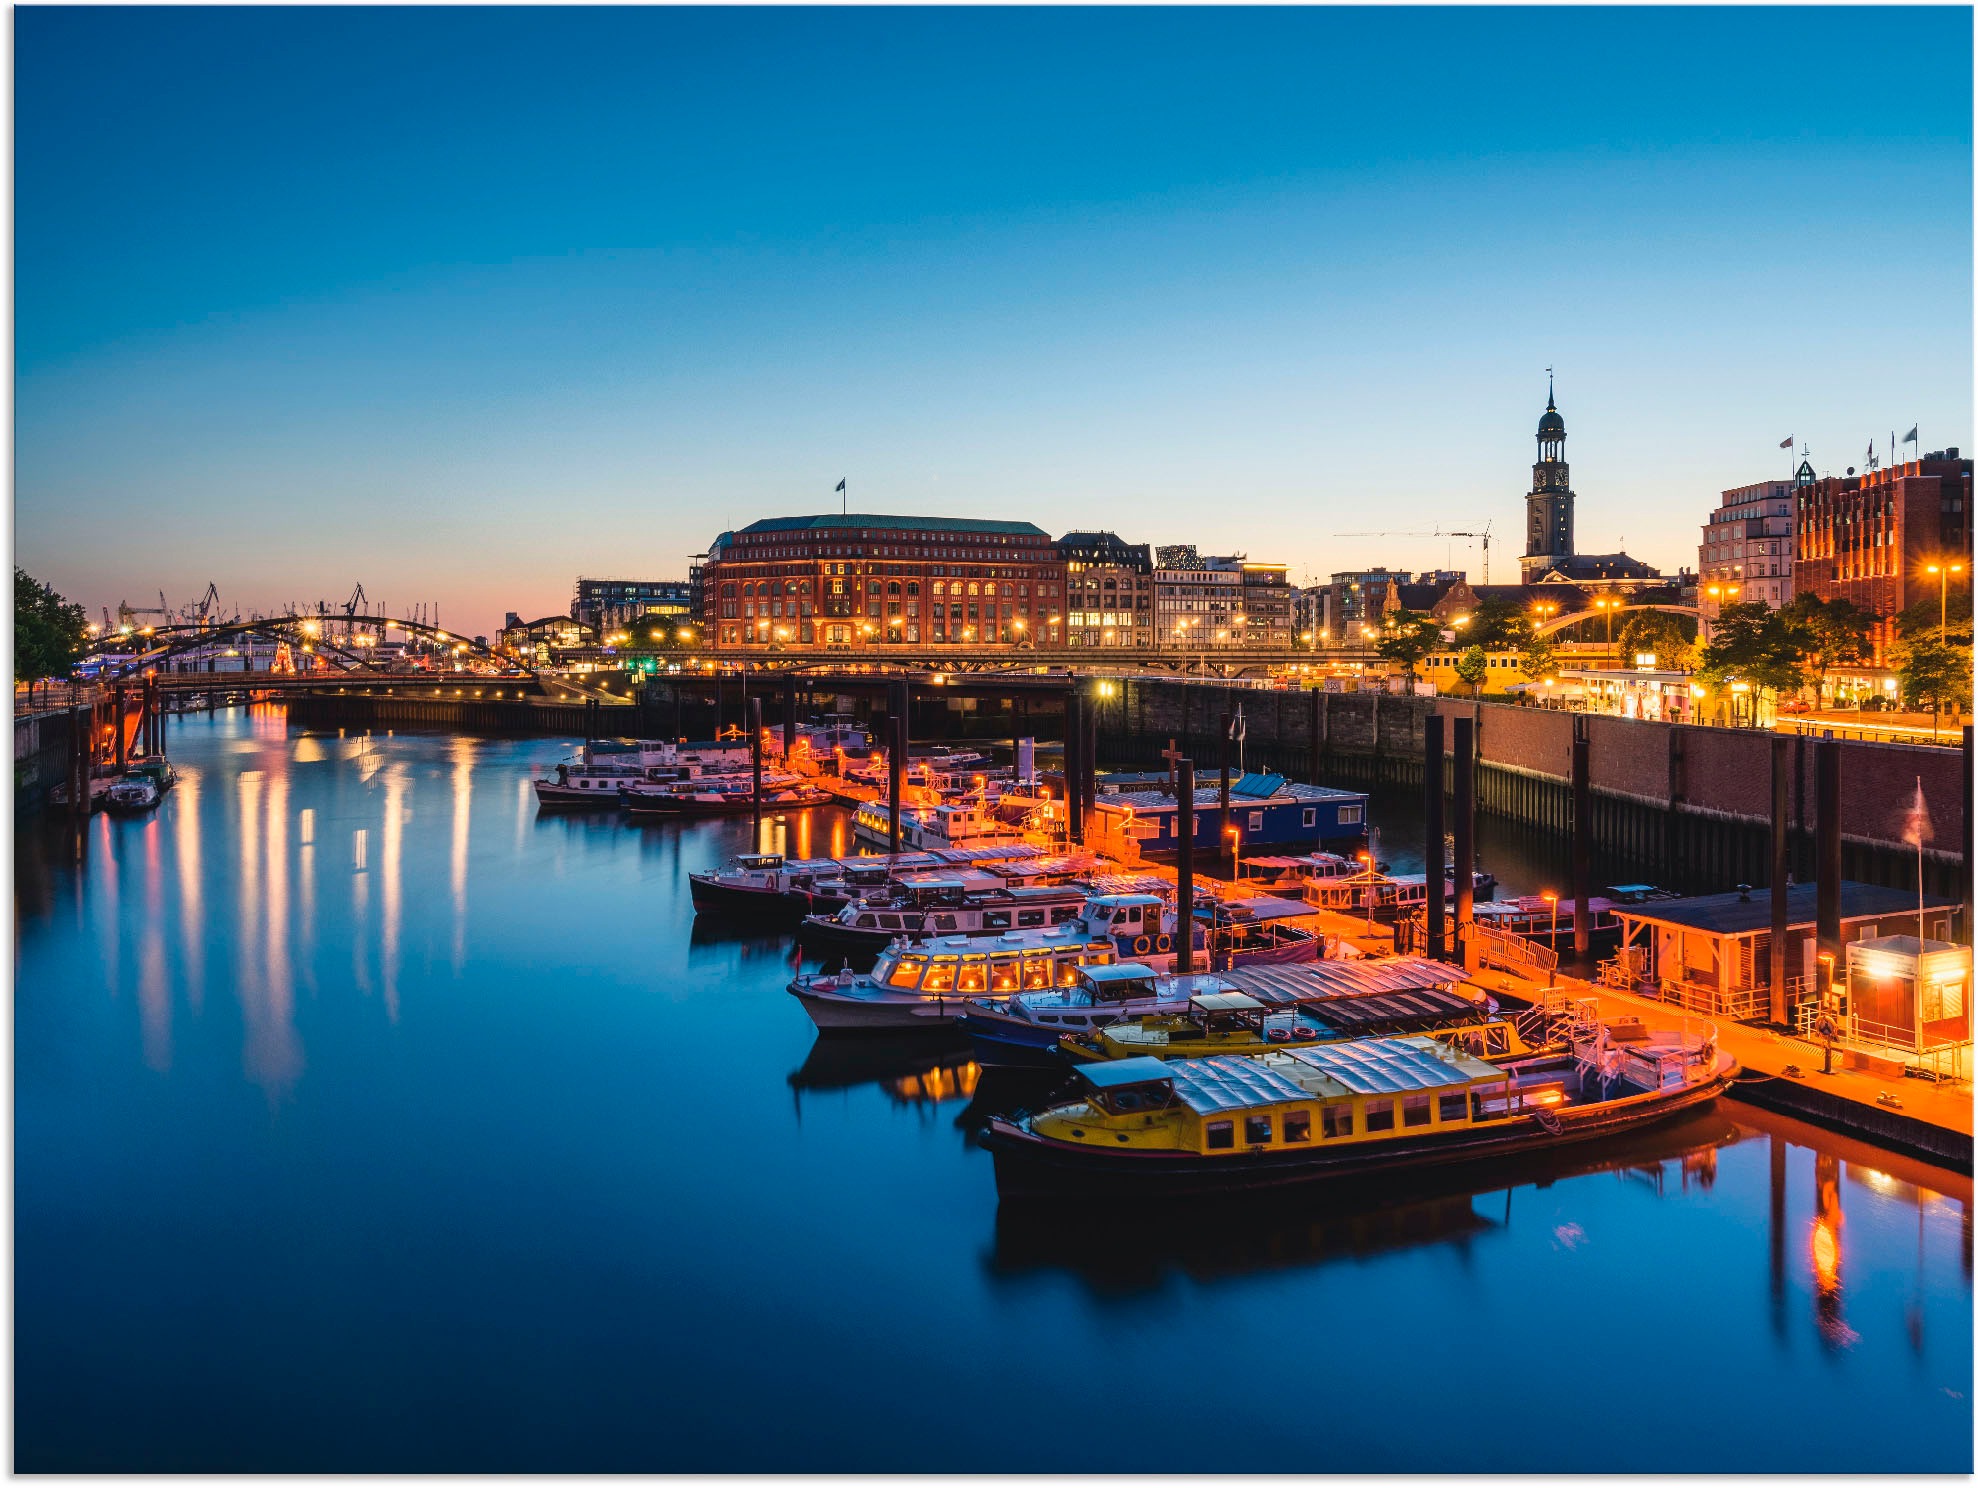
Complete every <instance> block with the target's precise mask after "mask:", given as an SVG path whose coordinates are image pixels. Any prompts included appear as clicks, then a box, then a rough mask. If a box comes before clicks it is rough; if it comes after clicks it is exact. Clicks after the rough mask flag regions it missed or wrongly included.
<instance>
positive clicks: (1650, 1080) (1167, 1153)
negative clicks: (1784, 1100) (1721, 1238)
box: [981, 1024, 1737, 1200]
mask: <svg viewBox="0 0 1978 1488" xmlns="http://www.w3.org/2000/svg"><path fill="white" fill-rule="evenodd" d="M1736 1073H1737V1062H1736V1060H1734V1059H1733V1058H1732V1057H1731V1056H1730V1055H1729V1054H1727V1053H1725V1052H1723V1051H1722V1050H1720V1049H1719V1048H1718V1046H1717V1041H1716V1029H1715V1028H1714V1026H1711V1025H1708V1024H1705V1025H1702V1028H1701V1031H1700V1032H1696V1031H1693V1030H1692V1029H1691V1028H1690V1027H1687V1026H1686V1027H1685V1028H1683V1029H1682V1030H1675V1029H1664V1030H1653V1031H1651V1030H1648V1029H1644V1028H1641V1027H1639V1025H1637V1026H1635V1027H1633V1028H1631V1029H1628V1030H1626V1031H1625V1032H1623V1031H1622V1030H1620V1029H1619V1028H1618V1027H1617V1028H1616V1029H1613V1030H1610V1029H1608V1028H1607V1027H1606V1026H1604V1025H1603V1026H1600V1027H1599V1028H1598V1029H1597V1031H1596V1032H1595V1033H1594V1035H1593V1036H1592V1037H1591V1038H1590V1039H1589V1040H1588V1041H1587V1042H1586V1043H1584V1044H1581V1043H1575V1044H1573V1045H1571V1046H1569V1047H1568V1048H1567V1049H1566V1050H1564V1051H1563V1052H1557V1053H1542V1054H1534V1055H1530V1056H1527V1057H1522V1058H1510V1059H1504V1060H1499V1061H1497V1062H1494V1063H1493V1062H1488V1061H1485V1060H1483V1059H1480V1058H1478V1057H1476V1056H1475V1055H1473V1054H1470V1053H1468V1052H1466V1051H1462V1050H1459V1049H1455V1048H1452V1047H1451V1046H1449V1045H1448V1044H1445V1043H1440V1042H1438V1041H1436V1040H1435V1039H1433V1038H1430V1037H1427V1036H1424V1035H1413V1036H1405V1037H1397V1038H1372V1039H1355V1040H1350V1041H1348V1042H1345V1043H1337V1044H1317V1045H1313V1046H1310V1047H1306V1048H1298V1049H1287V1050H1282V1051H1275V1052H1271V1053H1267V1054H1258V1055H1250V1056H1238V1055H1221V1056H1217V1057H1213V1058H1208V1059H1178V1060H1171V1061H1166V1062H1163V1061H1161V1060H1158V1059H1152V1058H1144V1057H1143V1058H1134V1059H1121V1060H1115V1061H1108V1062H1104V1063H1096V1064H1087V1065H1080V1066H1078V1067H1077V1078H1078V1080H1079V1082H1080V1090H1079V1098H1077V1099H1074V1100H1071V1101H1067V1102H1064V1103H1062V1104H1059V1105H1054V1106H1051V1107H1049V1108H1048V1109H1046V1110H1043V1111H1040V1112H1038V1113H1036V1114H1035V1115H1031V1116H1021V1117H1016V1118H1008V1117H997V1118H995V1119H993V1120H991V1121H990V1123H989V1125H988V1127H987V1129H986V1130H985V1131H984V1132H983V1134H982V1138H981V1141H982V1144H983V1146H985V1147H986V1148H988V1149H989V1151H990V1152H991V1153H992V1155H993V1157H994V1160H995V1170H996V1186H997V1190H998V1192H999V1193H1000V1194H1001V1196H1002V1197H1003V1198H1005V1199H1025V1198H1046V1197H1050V1198H1059V1199H1067V1200H1069V1199H1105V1198H1130V1197H1142V1196H1149V1197H1151V1196H1159V1195H1172V1194H1192V1193H1211V1192H1219V1191H1228V1190H1241V1189H1263V1188H1275V1187H1283V1186H1289V1185H1293V1184H1302V1183H1313V1182H1320V1181H1324V1180H1327V1179H1336V1178H1343V1177H1347V1176H1355V1175H1362V1174H1368V1173H1379V1172H1389V1171H1394V1170H1397V1169H1405V1168H1415V1167H1427V1166H1433V1165H1436V1164H1444V1163H1457V1162H1472V1161H1476V1160H1480V1159H1485V1158H1496V1157H1505V1156H1511V1155H1516V1154H1521V1153H1525V1152H1529V1151H1532V1150H1535V1149H1547V1148H1551V1147H1554V1146H1559V1145H1564V1144H1567V1143H1572V1142H1578V1141H1587V1140H1591V1139H1594V1138H1598V1137H1603V1136H1609V1135H1614V1134H1617V1133H1620V1132H1625V1131H1631V1130H1634V1129H1636V1128H1639V1127H1641V1126H1644V1125H1646V1124H1648V1123H1650V1122H1656V1121H1662V1120H1665V1119H1667V1118H1669V1117H1672V1116H1675V1115H1677V1114H1678V1113H1680V1112H1684V1111H1688V1110H1692V1109H1694V1108H1696V1107H1699V1106H1702V1105H1704V1104H1707V1103H1708V1102H1710V1101H1713V1100H1715V1099H1716V1098H1717V1096H1718V1095H1719V1094H1721V1093H1722V1092H1723V1090H1724V1089H1725V1087H1726V1086H1727V1085H1728V1084H1729V1082H1730V1080H1731V1078H1732V1077H1733V1076H1734V1075H1735V1074H1736Z"/></svg>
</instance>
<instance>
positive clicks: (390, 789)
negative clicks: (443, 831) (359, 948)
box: [378, 764, 406, 1023]
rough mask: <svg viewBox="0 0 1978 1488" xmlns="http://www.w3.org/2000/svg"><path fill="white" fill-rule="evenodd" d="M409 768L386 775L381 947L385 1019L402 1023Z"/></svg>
mask: <svg viewBox="0 0 1978 1488" xmlns="http://www.w3.org/2000/svg"><path fill="white" fill-rule="evenodd" d="M405 773H406V772H405V766H404V765H403V764H395V765H393V766H392V767H391V769H390V771H389V772H388V773H387V774H386V775H385V824H384V833H383V836H384V879H385V881H384V886H383V890H382V892H383V896H384V906H385V916H384V921H385V922H384V937H383V942H382V944H381V945H380V947H379V967H378V972H379V976H380V978H381V979H382V981H383V982H384V988H385V1016H386V1017H387V1018H389V1019H391V1021H392V1022H394V1023H396V1022H397V1021H398V928H399V918H400V909H401V901H400V890H401V888H402V887H403V885H402V882H401V879H400V872H401V869H402V868H403V851H404V846H405V817H406V811H405V791H406V779H405Z"/></svg>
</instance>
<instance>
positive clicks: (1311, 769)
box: [1305, 687, 1325, 785]
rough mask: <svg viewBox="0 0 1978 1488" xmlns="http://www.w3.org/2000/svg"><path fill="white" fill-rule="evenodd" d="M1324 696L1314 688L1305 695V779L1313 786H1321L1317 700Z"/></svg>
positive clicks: (1322, 782)
mask: <svg viewBox="0 0 1978 1488" xmlns="http://www.w3.org/2000/svg"><path fill="white" fill-rule="evenodd" d="M1324 696H1325V694H1324V693H1323V692H1321V691H1320V690H1319V689H1318V688H1316V687H1314V688H1313V689H1312V690H1311V691H1309V692H1307V693H1306V694H1305V702H1306V707H1307V709H1308V710H1309V711H1308V713H1307V717H1306V722H1305V777H1306V779H1308V780H1309V781H1310V782H1311V783H1312V784H1313V785H1323V784H1325V782H1324V781H1323V780H1322V779H1320V778H1319V699H1320V698H1322V697H1324Z"/></svg>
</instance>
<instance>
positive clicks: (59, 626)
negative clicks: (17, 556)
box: [14, 568, 88, 704]
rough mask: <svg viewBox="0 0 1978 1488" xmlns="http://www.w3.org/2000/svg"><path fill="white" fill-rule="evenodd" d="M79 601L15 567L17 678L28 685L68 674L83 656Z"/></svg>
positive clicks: (31, 689) (30, 696)
mask: <svg viewBox="0 0 1978 1488" xmlns="http://www.w3.org/2000/svg"><path fill="white" fill-rule="evenodd" d="M87 623H88V622H87V621H86V620H85V619H84V618H83V609H82V606H81V605H79V604H70V603H69V602H68V601H67V600H66V599H64V598H62V596H61V595H59V594H57V593H56V592H55V591H54V590H53V589H51V588H49V587H48V585H46V584H44V583H42V582H41V581H40V580H38V579H36V578H35V577H33V576H32V575H31V574H29V573H28V572H27V571H26V570H24V569H19V568H17V569H15V570H14V677H15V680H17V681H20V682H25V683H27V685H28V701H29V703H30V704H32V703H33V701H34V690H35V686H36V684H38V683H45V682H47V681H48V680H49V679H50V678H54V677H66V676H68V675H69V673H70V671H71V670H72V669H73V668H74V666H75V664H76V662H77V661H78V660H80V659H81V657H82V645H83V636H84V633H85V632H84V627H85V625H86V624H87Z"/></svg>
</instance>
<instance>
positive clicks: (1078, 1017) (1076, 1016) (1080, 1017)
mask: <svg viewBox="0 0 1978 1488" xmlns="http://www.w3.org/2000/svg"><path fill="white" fill-rule="evenodd" d="M1065 1022H1067V1023H1076V1024H1077V1025H1078V1026H1079V1027H1080V1028H1083V1027H1084V1026H1085V1015H1084V1014H1083V1013H1066V1014H1065Z"/></svg>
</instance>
